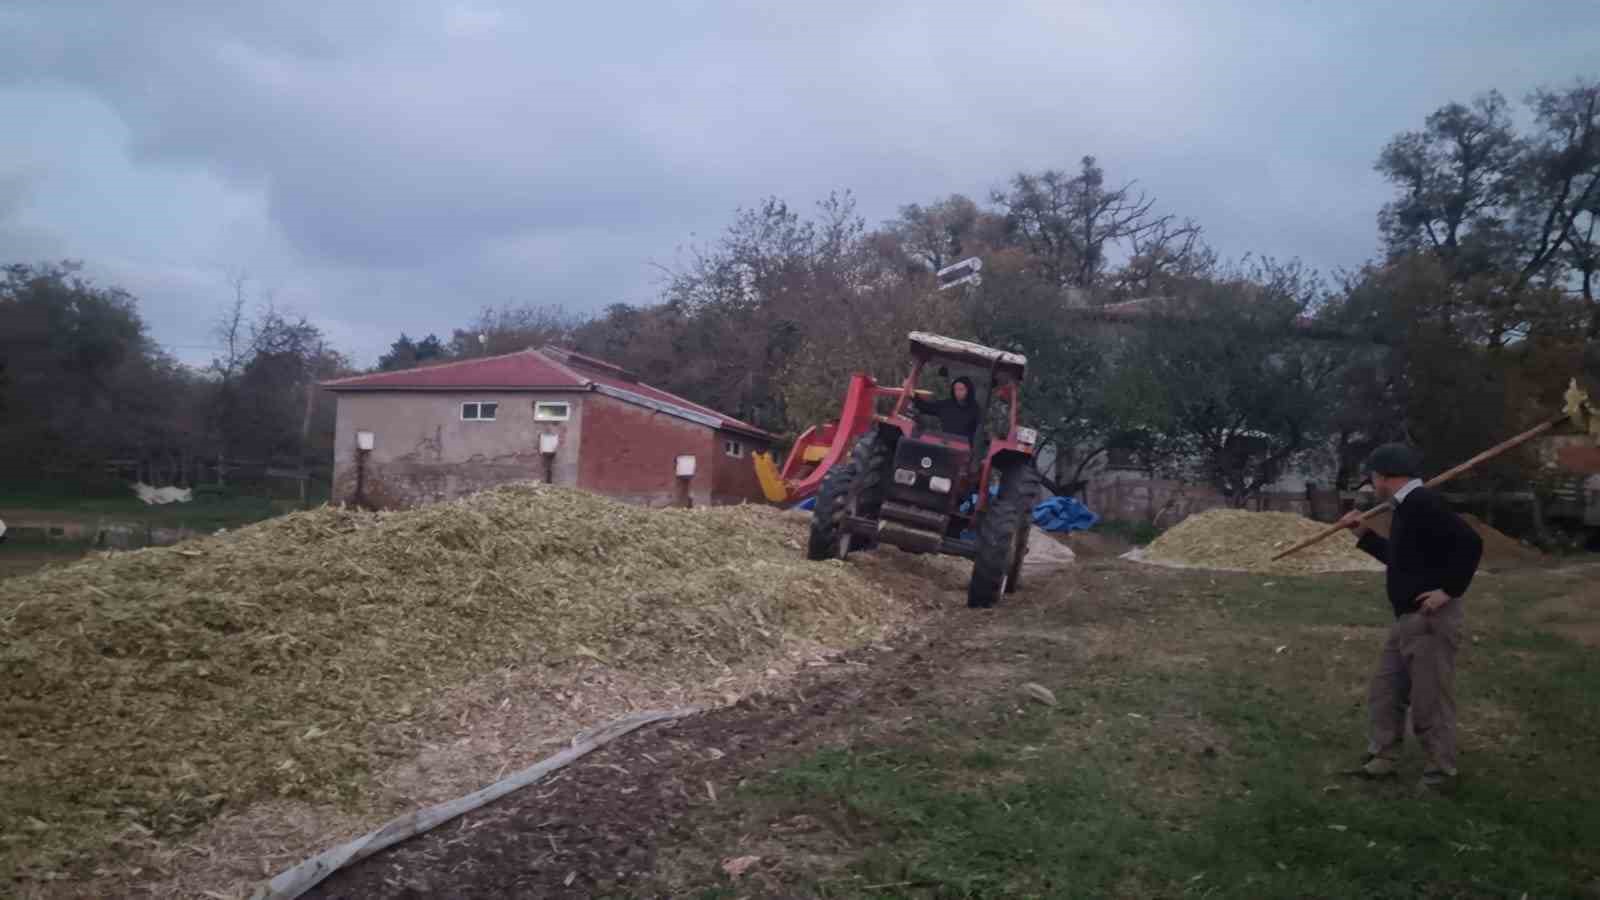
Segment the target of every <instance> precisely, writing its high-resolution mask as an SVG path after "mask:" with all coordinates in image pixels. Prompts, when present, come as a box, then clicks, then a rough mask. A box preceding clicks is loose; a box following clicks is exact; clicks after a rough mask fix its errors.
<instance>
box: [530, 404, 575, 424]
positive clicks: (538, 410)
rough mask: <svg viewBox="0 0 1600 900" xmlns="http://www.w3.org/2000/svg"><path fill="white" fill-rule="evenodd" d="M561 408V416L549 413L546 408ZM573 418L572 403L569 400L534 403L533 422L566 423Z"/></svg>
mask: <svg viewBox="0 0 1600 900" xmlns="http://www.w3.org/2000/svg"><path fill="white" fill-rule="evenodd" d="M554 406H559V407H561V414H560V415H556V414H555V413H554V412H547V411H546V407H554ZM571 418H572V402H571V401H569V400H535V401H534V402H533V420H534V421H535V422H565V421H567V420H568V419H571Z"/></svg>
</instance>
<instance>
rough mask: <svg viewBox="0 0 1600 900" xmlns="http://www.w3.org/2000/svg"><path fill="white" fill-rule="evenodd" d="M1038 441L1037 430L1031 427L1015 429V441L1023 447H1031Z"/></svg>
mask: <svg viewBox="0 0 1600 900" xmlns="http://www.w3.org/2000/svg"><path fill="white" fill-rule="evenodd" d="M1038 442H1039V432H1038V431H1036V430H1035V429H1032V428H1018V429H1017V443H1019V444H1021V445H1023V446H1024V447H1032V446H1033V445H1034V444H1036V443H1038Z"/></svg>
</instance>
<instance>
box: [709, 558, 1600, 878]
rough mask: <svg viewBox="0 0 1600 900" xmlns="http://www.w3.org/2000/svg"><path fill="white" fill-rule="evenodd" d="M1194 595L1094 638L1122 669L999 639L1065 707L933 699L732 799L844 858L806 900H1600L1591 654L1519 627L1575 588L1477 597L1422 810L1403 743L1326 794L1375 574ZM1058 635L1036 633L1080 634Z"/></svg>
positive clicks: (1244, 585) (1545, 581) (1066, 628)
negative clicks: (1457, 759)
mask: <svg viewBox="0 0 1600 900" xmlns="http://www.w3.org/2000/svg"><path fill="white" fill-rule="evenodd" d="M1119 571H1126V570H1119ZM1135 577H1136V576H1135ZM1183 577H1184V579H1185V580H1184V581H1183V582H1182V587H1181V588H1179V589H1174V588H1173V587H1172V584H1173V583H1172V582H1171V581H1170V580H1169V581H1164V582H1159V583H1158V587H1157V589H1156V590H1154V591H1152V592H1150V593H1151V597H1150V600H1149V601H1148V602H1145V603H1138V604H1134V603H1130V602H1129V601H1130V600H1131V599H1132V598H1130V597H1126V596H1124V597H1121V598H1118V600H1117V601H1115V605H1108V606H1107V607H1106V609H1105V611H1104V619H1103V620H1102V621H1098V622H1095V623H1093V624H1094V627H1096V628H1099V627H1109V628H1110V629H1111V631H1112V632H1114V633H1115V634H1116V635H1117V637H1118V638H1119V640H1125V641H1126V647H1127V648H1128V652H1127V653H1126V654H1113V655H1112V656H1110V657H1109V658H1098V659H1085V658H1084V657H1083V656H1082V654H1080V653H1075V652H1071V651H1066V650H1054V649H1052V647H1059V646H1060V644H1061V642H1060V641H1055V642H1047V641H1038V642H1033V641H1026V640H1023V639H1015V638H1013V640H1014V643H1013V645H1012V646H1010V647H1008V648H1006V650H1007V651H1009V652H1018V653H1020V652H1025V653H1026V654H1027V656H1028V659H1029V662H1028V663H1027V665H1028V666H1029V667H1030V668H1029V669H1028V671H1029V672H1030V673H1032V674H1035V675H1036V676H1038V677H1041V678H1042V679H1044V678H1048V679H1049V681H1048V682H1047V683H1052V684H1056V685H1059V687H1057V688H1056V690H1057V694H1058V696H1059V697H1060V699H1061V701H1062V702H1061V705H1060V706H1059V707H1055V708H1052V707H1046V706H1042V705H1039V704H1034V703H1027V702H1026V701H1024V703H1025V704H1026V705H1024V706H1019V704H1018V701H1017V700H1016V699H1015V697H1014V695H1011V694H1009V693H999V692H997V695H996V696H995V697H994V698H993V701H992V702H991V703H988V704H981V705H979V706H978V707H977V708H975V709H974V708H972V707H965V708H963V707H961V706H960V705H957V704H937V703H935V704H929V705H928V706H927V707H926V711H927V714H925V715H922V716H919V717H916V718H915V720H914V723H913V724H912V725H911V726H910V727H908V728H907V729H906V730H903V731H901V732H899V733H896V734H894V735H892V736H891V737H887V738H882V739H879V740H876V741H873V742H870V743H866V744H855V745H851V746H847V747H835V748H830V749H826V750H822V751H820V752H815V753H813V754H811V755H809V756H807V757H804V758H801V759H798V760H795V761H793V762H791V763H790V764H789V765H787V766H785V767H783V768H781V769H779V770H778V771H776V772H775V773H773V774H771V775H769V776H767V777H765V778H763V779H760V780H758V781H755V782H753V783H752V784H751V786H750V787H749V788H748V789H747V790H745V791H743V792H741V793H740V794H739V795H737V796H738V802H740V803H741V804H744V805H745V807H746V809H747V810H748V812H747V815H753V816H755V817H756V818H757V819H767V818H770V819H773V820H779V819H782V818H785V817H792V816H794V815H797V814H801V813H804V814H806V815H810V816H812V817H815V818H818V819H820V820H822V821H823V822H825V823H826V825H827V827H828V829H829V831H830V833H831V834H832V835H833V836H834V837H835V838H836V839H837V840H838V841H839V843H840V846H843V847H849V848H858V849H854V850H850V851H847V852H845V853H844V854H843V860H842V862H840V863H839V865H838V866H837V867H835V868H834V869H833V870H832V871H829V870H827V868H826V867H824V868H823V869H819V870H818V871H816V872H814V873H812V882H811V884H809V885H808V886H807V888H806V889H804V890H801V891H800V892H799V893H800V894H815V895H817V896H826V897H940V898H944V897H1016V896H1025V897H1035V896H1047V897H1102V896H1140V897H1142V896H1167V897H1177V896H1194V897H1202V896H1204V897H1249V898H1255V897H1396V898H1398V897H1511V898H1516V897H1521V896H1522V895H1523V894H1524V893H1526V895H1527V896H1529V897H1581V896H1600V839H1597V837H1596V836H1597V835H1600V756H1597V754H1596V751H1595V748H1597V747H1600V713H1597V710H1600V654H1597V653H1596V652H1595V651H1594V650H1593V649H1590V648H1585V647H1580V646H1578V645H1576V644H1573V643H1570V642H1568V641H1566V640H1563V639H1561V638H1558V637H1553V636H1550V635H1548V634H1545V633H1542V632H1540V631H1538V630H1536V629H1535V628H1533V627H1532V626H1531V625H1529V623H1528V621H1527V616H1526V614H1527V611H1528V610H1529V609H1531V608H1533V606H1534V604H1536V603H1537V602H1538V601H1539V600H1541V599H1544V598H1546V597H1550V596H1557V595H1561V594H1564V593H1566V592H1570V591H1571V590H1574V589H1576V587H1577V586H1578V585H1579V584H1581V583H1582V582H1579V581H1572V580H1571V579H1567V580H1561V579H1559V578H1557V577H1555V576H1550V575H1547V574H1541V575H1529V576H1526V578H1520V579H1519V578H1510V577H1500V578H1497V579H1495V580H1494V581H1493V583H1492V584H1490V585H1487V586H1485V587H1483V588H1480V593H1481V594H1482V595H1483V597H1484V600H1483V602H1482V604H1481V605H1482V607H1483V609H1482V610H1479V611H1477V612H1475V613H1473V615H1474V618H1473V619H1471V620H1469V632H1470V633H1471V634H1476V635H1477V636H1478V638H1479V641H1478V642H1476V643H1473V644H1471V645H1470V646H1469V647H1468V648H1467V649H1465V650H1464V651H1463V656H1462V661H1461V670H1460V674H1459V676H1458V685H1457V687H1458V693H1459V696H1460V697H1461V698H1462V704H1463V712H1462V725H1463V729H1464V733H1463V738H1462V745H1463V765H1464V776H1463V780H1462V783H1461V784H1460V785H1459V788H1458V790H1457V791H1456V792H1455V793H1454V794H1453V795H1451V796H1448V797H1438V796H1426V797H1424V796H1419V795H1418V793H1417V791H1416V788H1415V781H1416V777H1417V774H1418V773H1419V772H1420V769H1421V760H1420V758H1419V756H1418V751H1416V750H1415V749H1414V748H1412V749H1409V750H1408V752H1409V753H1410V754H1412V756H1410V757H1409V758H1408V760H1407V774H1406V776H1405V777H1403V778H1402V779H1400V780H1398V781H1391V782H1387V783H1378V784H1369V783H1365V782H1361V781H1350V780H1346V779H1343V778H1341V777H1339V776H1337V775H1334V774H1332V772H1333V771H1334V770H1336V769H1337V768H1340V767H1342V766H1344V765H1348V764H1350V763H1353V762H1355V761H1356V759H1357V758H1358V756H1359V753H1360V751H1361V749H1362V743H1363V734H1364V723H1365V712H1364V709H1363V706H1362V702H1361V696H1362V693H1363V688H1364V685H1365V680H1366V677H1367V673H1368V667H1369V665H1370V664H1371V662H1372V661H1373V659H1374V658H1375V656H1376V654H1377V651H1378V646H1377V644H1378V641H1379V640H1380V639H1381V638H1380V635H1381V633H1382V632H1381V628H1382V627H1383V626H1386V625H1387V616H1386V614H1385V612H1384V610H1383V609H1382V607H1381V605H1380V604H1381V600H1380V599H1379V594H1378V593H1377V591H1378V584H1377V581H1376V579H1374V578H1371V577H1365V576H1364V577H1358V578H1342V579H1340V578H1323V579H1263V578H1261V577H1259V576H1256V577H1250V576H1240V577H1232V576H1208V575H1204V574H1195V575H1185V576H1183ZM1119 580H1122V581H1123V582H1124V583H1126V581H1127V580H1128V579H1127V577H1126V576H1119ZM1469 609H1470V607H1469ZM1052 618H1053V619H1054V621H1051V619H1052ZM1064 618H1065V617H1064V616H1063V615H1062V614H1061V613H1059V612H1058V611H1051V612H1045V613H1043V614H1042V615H1041V616H1040V620H1039V621H1035V622H1032V623H1031V624H1032V626H1033V627H1034V628H1036V629H1038V630H1039V631H1040V633H1045V632H1047V631H1048V630H1050V629H1058V630H1060V631H1061V632H1062V633H1063V634H1066V635H1068V636H1070V635H1071V633H1072V630H1073V629H1074V628H1078V627H1082V626H1081V624H1080V623H1079V622H1068V621H1063V619H1064ZM1374 626H1376V627H1374ZM1341 631H1343V632H1346V633H1348V634H1350V635H1351V637H1350V638H1349V639H1348V640H1341V639H1340V637H1338V636H1336V635H1339V634H1340V633H1341ZM1119 646H1120V645H1119ZM1279 647H1282V648H1284V649H1283V651H1282V652H1278V648H1279ZM1164 653H1168V654H1178V653H1182V654H1188V656H1187V657H1185V658H1195V657H1198V658H1203V659H1204V660H1205V662H1204V664H1200V663H1192V662H1185V663H1173V662H1172V659H1174V657H1171V656H1163V654H1164ZM997 658H998V657H997ZM1041 672H1042V673H1046V674H1040V673H1041ZM743 827H744V828H745V830H746V831H747V832H748V831H753V830H754V829H753V828H752V827H751V826H750V825H749V824H748V821H747V822H746V824H745V825H744V826H743ZM708 896H710V895H708Z"/></svg>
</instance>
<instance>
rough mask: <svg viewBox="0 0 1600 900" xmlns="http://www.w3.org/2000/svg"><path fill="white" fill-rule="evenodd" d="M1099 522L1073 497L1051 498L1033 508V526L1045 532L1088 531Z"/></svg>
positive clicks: (1096, 517)
mask: <svg viewBox="0 0 1600 900" xmlns="http://www.w3.org/2000/svg"><path fill="white" fill-rule="evenodd" d="M1099 521H1100V517H1099V516H1097V515H1095V514H1094V513H1093V512H1090V511H1089V507H1087V506H1084V505H1083V504H1082V503H1079V502H1078V501H1077V499H1075V498H1073V497H1051V498H1050V499H1049V500H1046V501H1044V502H1043V503H1041V504H1039V505H1038V506H1035V507H1034V508H1033V524H1035V525H1037V526H1039V527H1040V528H1043V529H1044V530H1045V531H1088V530H1089V529H1091V528H1093V527H1094V526H1095V523H1096V522H1099Z"/></svg>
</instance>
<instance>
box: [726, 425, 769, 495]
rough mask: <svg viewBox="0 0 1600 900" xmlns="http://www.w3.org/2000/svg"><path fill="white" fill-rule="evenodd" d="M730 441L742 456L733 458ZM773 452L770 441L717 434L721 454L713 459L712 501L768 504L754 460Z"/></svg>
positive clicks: (738, 435)
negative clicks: (757, 454) (765, 453)
mask: <svg viewBox="0 0 1600 900" xmlns="http://www.w3.org/2000/svg"><path fill="white" fill-rule="evenodd" d="M729 441H733V442H736V443H737V444H738V445H739V451H740V455H739V456H729V455H728V449H727V444H728V442H729ZM769 449H771V445H770V444H769V443H767V442H766V441H758V440H756V439H755V438H752V437H747V436H745V435H741V434H730V433H728V432H722V433H720V434H718V435H717V448H716V450H717V452H716V453H715V454H714V455H713V456H712V459H713V460H715V463H714V465H713V467H712V481H711V492H712V493H711V502H713V503H716V504H719V505H720V504H725V503H727V504H732V503H741V502H744V501H747V500H748V501H750V502H752V503H754V502H758V501H759V502H763V503H764V502H766V500H765V497H764V496H763V495H762V493H761V482H760V480H759V479H757V478H756V467H755V463H754V462H753V461H752V460H751V457H752V456H753V455H755V454H756V453H760V452H763V451H766V450H769Z"/></svg>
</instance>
